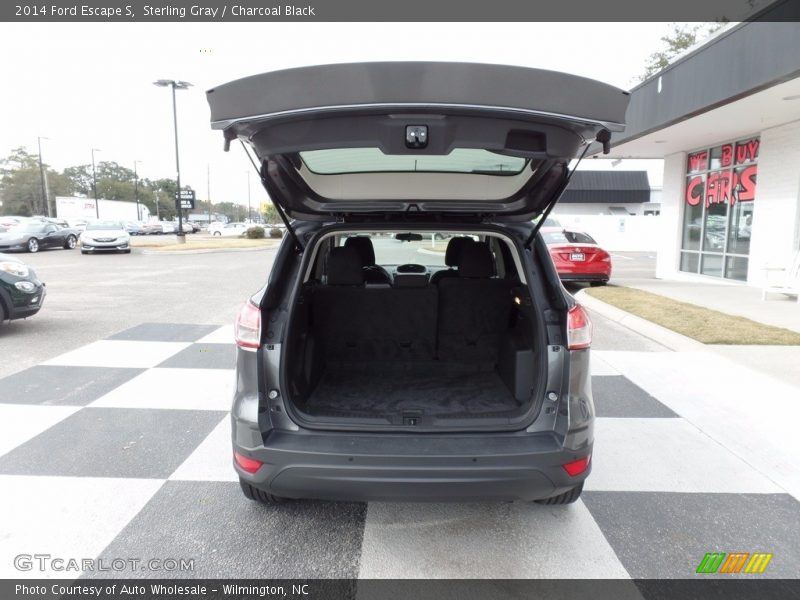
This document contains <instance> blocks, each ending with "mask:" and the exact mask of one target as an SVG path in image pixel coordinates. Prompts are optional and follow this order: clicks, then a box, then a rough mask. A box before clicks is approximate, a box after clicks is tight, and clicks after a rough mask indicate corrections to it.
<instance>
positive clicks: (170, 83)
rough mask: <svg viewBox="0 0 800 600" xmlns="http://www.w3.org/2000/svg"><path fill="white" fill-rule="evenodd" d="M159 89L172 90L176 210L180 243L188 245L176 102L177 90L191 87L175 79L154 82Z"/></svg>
mask: <svg viewBox="0 0 800 600" xmlns="http://www.w3.org/2000/svg"><path fill="white" fill-rule="evenodd" d="M153 85H157V86H158V87H171V88H172V120H173V122H174V124H175V178H176V182H177V184H178V195H177V197H176V198H175V208H176V209H177V213H178V243H179V244H185V243H186V234H185V233H184V232H183V209H181V201H180V197H181V161H180V156H179V153H178V105H177V102H176V100H175V90H186V89H189V87H191V85H192V84H191V83H189V82H188V81H175V80H174V79H159V80H158V81H155V82H153Z"/></svg>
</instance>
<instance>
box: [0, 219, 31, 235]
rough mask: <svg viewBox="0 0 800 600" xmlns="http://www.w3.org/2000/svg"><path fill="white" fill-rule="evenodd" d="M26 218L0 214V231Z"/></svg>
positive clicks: (6, 229)
mask: <svg viewBox="0 0 800 600" xmlns="http://www.w3.org/2000/svg"><path fill="white" fill-rule="evenodd" d="M26 220H27V217H10V216H0V233H3V232H5V231H8V230H9V229H10V228H12V227H14V226H15V225H19V224H20V223H21V222H22V221H26Z"/></svg>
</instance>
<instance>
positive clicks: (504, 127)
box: [207, 62, 628, 220]
mask: <svg viewBox="0 0 800 600" xmlns="http://www.w3.org/2000/svg"><path fill="white" fill-rule="evenodd" d="M207 97H208V102H209V105H210V107H211V120H212V127H214V128H216V129H221V130H222V131H223V133H224V137H225V140H226V145H229V143H230V142H231V141H234V140H236V139H239V140H241V141H243V142H245V143H247V144H249V145H250V146H251V147H252V148H253V149H254V151H255V154H256V157H257V159H258V161H259V165H258V166H259V169H260V171H261V176H262V180H263V181H264V184H265V186H266V187H267V189H268V191H269V194H270V197H271V198H272V200H273V201H275V202H276V203H277V204H278V205H279V206H280V207H281V208H283V209H284V210H285V211H286V212H287V213H288V214H289V215H290V216H293V217H295V218H304V219H315V218H317V219H319V218H322V219H329V218H331V216H336V217H337V218H338V217H343V218H362V219H363V218H385V217H387V216H391V215H394V216H397V215H404V214H405V215H407V214H410V213H415V214H416V213H429V214H444V213H449V214H451V215H454V214H456V215H470V216H476V215H479V216H481V217H487V216H491V217H492V218H494V219H515V220H527V219H530V218H532V217H535V216H536V215H537V214H540V213H541V212H542V211H543V210H544V208H545V207H547V206H548V205H549V204H550V203H551V202H552V201H553V200H554V198H556V197H557V196H558V195H559V194H560V191H561V190H562V189H563V186H564V185H565V182H566V181H567V179H568V176H567V173H568V165H569V161H570V160H572V159H573V158H574V157H575V156H577V155H579V154H580V153H582V152H583V151H584V150H585V149H586V147H587V144H590V143H591V142H593V141H594V140H600V141H602V142H607V141H608V139H609V137H610V132H611V131H619V130H621V129H622V128H623V123H624V117H625V110H626V108H627V104H628V94H627V93H626V92H624V91H622V90H619V89H617V88H614V87H612V86H609V85H606V84H603V83H600V82H597V81H593V80H590V79H586V78H583V77H576V76H573V75H566V74H563V73H556V72H552V71H543V70H538V69H527V68H522V67H508V66H500V65H484V64H462V63H402V62H398V63H360V64H341V65H326V66H319V67H305V68H300V69H289V70H285V71H277V72H273V73H266V74H263V75H257V76H253V77H248V78H245V79H240V80H238V81H234V82H231V83H228V84H225V85H221V86H218V87H216V88H214V89H212V90H209V91H208V92H207Z"/></svg>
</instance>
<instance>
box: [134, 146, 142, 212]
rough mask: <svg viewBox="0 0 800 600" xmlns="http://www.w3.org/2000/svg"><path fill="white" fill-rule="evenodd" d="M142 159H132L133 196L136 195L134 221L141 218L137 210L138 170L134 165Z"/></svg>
mask: <svg viewBox="0 0 800 600" xmlns="http://www.w3.org/2000/svg"><path fill="white" fill-rule="evenodd" d="M140 162H142V161H140V160H134V161H133V181H134V183H133V185H134V192H133V193H134V196H135V197H136V221H137V222H138V221H141V220H142V213H141V211H140V210H139V171H138V170H137V168H136V166H137V164H138V163H140Z"/></svg>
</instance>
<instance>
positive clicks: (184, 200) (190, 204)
mask: <svg viewBox="0 0 800 600" xmlns="http://www.w3.org/2000/svg"><path fill="white" fill-rule="evenodd" d="M194 200H195V195H194V190H181V191H180V193H178V194H175V207H176V208H194Z"/></svg>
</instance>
